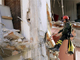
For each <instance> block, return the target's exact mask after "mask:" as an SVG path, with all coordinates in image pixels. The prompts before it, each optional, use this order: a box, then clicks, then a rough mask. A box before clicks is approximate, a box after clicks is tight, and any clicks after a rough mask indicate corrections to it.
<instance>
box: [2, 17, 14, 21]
mask: <svg viewBox="0 0 80 60" xmlns="http://www.w3.org/2000/svg"><path fill="white" fill-rule="evenodd" d="M2 19H8V20H12V19H13V18H12V17H8V16H2Z"/></svg>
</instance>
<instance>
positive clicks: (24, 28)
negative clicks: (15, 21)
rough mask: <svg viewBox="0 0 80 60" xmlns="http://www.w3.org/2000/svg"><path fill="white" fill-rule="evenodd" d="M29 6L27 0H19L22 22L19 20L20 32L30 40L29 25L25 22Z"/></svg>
mask: <svg viewBox="0 0 80 60" xmlns="http://www.w3.org/2000/svg"><path fill="white" fill-rule="evenodd" d="M28 8H29V0H21V18H22V20H23V22H21V32H22V34H23V36H24V37H25V38H26V39H28V40H30V26H29V25H28V22H27V11H28Z"/></svg>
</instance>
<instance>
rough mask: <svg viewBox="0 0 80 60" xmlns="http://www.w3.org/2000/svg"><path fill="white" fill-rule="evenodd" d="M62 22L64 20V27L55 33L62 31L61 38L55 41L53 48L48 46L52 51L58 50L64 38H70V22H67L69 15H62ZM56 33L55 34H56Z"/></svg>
mask: <svg viewBox="0 0 80 60" xmlns="http://www.w3.org/2000/svg"><path fill="white" fill-rule="evenodd" d="M63 22H64V28H63V29H62V30H60V31H59V32H58V33H57V34H59V33H61V32H62V36H61V38H60V39H59V40H58V41H57V43H56V45H55V46H54V47H53V48H49V49H50V50H52V51H59V48H60V46H61V45H62V42H63V41H64V40H65V39H68V38H70V34H71V24H70V23H69V17H68V16H63ZM57 34H56V35H57Z"/></svg>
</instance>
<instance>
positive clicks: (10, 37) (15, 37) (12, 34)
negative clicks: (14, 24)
mask: <svg viewBox="0 0 80 60" xmlns="http://www.w3.org/2000/svg"><path fill="white" fill-rule="evenodd" d="M4 38H7V39H9V40H16V39H19V37H18V36H16V35H15V34H14V33H13V32H11V33H9V34H6V35H5V36H4Z"/></svg>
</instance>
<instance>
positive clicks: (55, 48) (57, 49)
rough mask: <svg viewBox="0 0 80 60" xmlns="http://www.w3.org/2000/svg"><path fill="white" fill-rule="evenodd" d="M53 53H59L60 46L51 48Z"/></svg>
mask: <svg viewBox="0 0 80 60" xmlns="http://www.w3.org/2000/svg"><path fill="white" fill-rule="evenodd" d="M49 49H50V50H52V51H59V46H58V45H55V46H54V47H53V48H49Z"/></svg>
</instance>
